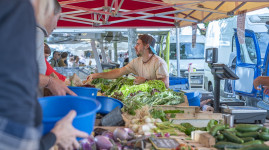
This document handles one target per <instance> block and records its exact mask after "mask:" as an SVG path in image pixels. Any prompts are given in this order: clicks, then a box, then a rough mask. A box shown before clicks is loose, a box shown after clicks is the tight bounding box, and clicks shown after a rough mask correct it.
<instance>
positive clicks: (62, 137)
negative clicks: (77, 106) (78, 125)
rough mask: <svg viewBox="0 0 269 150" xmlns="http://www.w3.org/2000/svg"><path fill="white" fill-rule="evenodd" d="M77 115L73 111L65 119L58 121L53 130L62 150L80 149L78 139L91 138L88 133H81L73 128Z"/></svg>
mask: <svg viewBox="0 0 269 150" xmlns="http://www.w3.org/2000/svg"><path fill="white" fill-rule="evenodd" d="M76 115H77V113H76V111H74V110H71V111H70V112H69V113H68V114H67V115H66V116H65V117H64V118H63V119H61V120H60V121H58V122H57V123H56V125H55V126H54V128H53V129H52V130H51V132H52V133H54V134H55V136H56V144H57V145H58V146H59V148H60V149H68V150H69V149H78V148H79V143H78V141H77V140H76V137H80V138H86V137H88V136H89V135H88V134H87V133H85V132H82V131H79V130H77V129H75V128H74V127H73V126H72V122H73V120H74V118H75V116H76Z"/></svg>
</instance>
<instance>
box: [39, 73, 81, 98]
mask: <svg viewBox="0 0 269 150" xmlns="http://www.w3.org/2000/svg"><path fill="white" fill-rule="evenodd" d="M39 86H40V87H46V88H48V89H49V90H50V91H51V93H52V94H53V95H66V94H70V95H74V96H76V94H75V93H74V92H73V91H71V90H70V89H69V88H68V87H67V86H66V85H65V83H64V82H63V81H61V80H59V79H54V78H52V77H49V76H45V75H42V74H39Z"/></svg>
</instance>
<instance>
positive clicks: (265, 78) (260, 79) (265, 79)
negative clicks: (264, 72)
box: [253, 76, 269, 90]
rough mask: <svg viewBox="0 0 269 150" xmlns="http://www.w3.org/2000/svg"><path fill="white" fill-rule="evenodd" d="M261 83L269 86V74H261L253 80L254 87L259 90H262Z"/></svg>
mask: <svg viewBox="0 0 269 150" xmlns="http://www.w3.org/2000/svg"><path fill="white" fill-rule="evenodd" d="M260 85H262V86H269V77H268V76H259V77H258V78H256V79H255V80H254V82H253V86H254V88H255V89H257V90H261V89H260V87H259V86H260Z"/></svg>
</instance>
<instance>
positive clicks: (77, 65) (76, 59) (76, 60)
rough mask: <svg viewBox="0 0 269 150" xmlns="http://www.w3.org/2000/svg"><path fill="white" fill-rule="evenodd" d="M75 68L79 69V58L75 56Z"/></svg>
mask: <svg viewBox="0 0 269 150" xmlns="http://www.w3.org/2000/svg"><path fill="white" fill-rule="evenodd" d="M73 67H79V57H78V56H74V62H73Z"/></svg>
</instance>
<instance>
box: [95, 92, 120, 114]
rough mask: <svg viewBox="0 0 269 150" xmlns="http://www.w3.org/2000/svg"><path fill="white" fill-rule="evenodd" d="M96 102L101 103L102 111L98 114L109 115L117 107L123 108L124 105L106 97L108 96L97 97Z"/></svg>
mask: <svg viewBox="0 0 269 150" xmlns="http://www.w3.org/2000/svg"><path fill="white" fill-rule="evenodd" d="M96 100H97V101H98V102H100V104H101V109H100V110H99V111H98V112H97V113H100V114H108V113H109V112H111V111H112V110H113V109H115V108H116V107H118V106H119V107H120V108H122V107H123V103H122V102H121V101H119V100H117V99H115V98H111V97H106V96H97V97H96Z"/></svg>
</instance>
